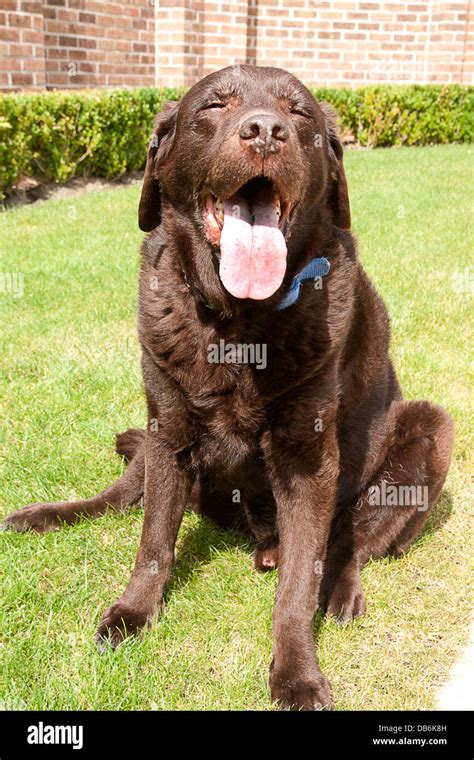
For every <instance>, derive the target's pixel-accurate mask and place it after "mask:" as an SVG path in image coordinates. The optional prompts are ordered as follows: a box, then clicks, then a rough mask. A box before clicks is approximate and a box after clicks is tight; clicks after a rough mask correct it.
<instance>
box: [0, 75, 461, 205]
mask: <svg viewBox="0 0 474 760" xmlns="http://www.w3.org/2000/svg"><path fill="white" fill-rule="evenodd" d="M313 92H314V94H315V95H316V97H317V99H318V100H326V101H328V102H329V103H331V104H332V105H333V106H334V107H335V108H336V110H337V111H338V113H339V117H340V122H341V127H342V131H343V133H344V132H346V133H350V134H351V135H352V139H353V140H354V141H355V142H357V143H358V144H360V145H364V146H368V147H379V146H381V147H388V146H391V145H426V144H431V143H449V142H471V141H473V140H474V87H465V86H461V85H406V86H404V85H402V86H399V85H375V86H370V87H361V88H360V89H357V90H351V89H348V88H343V89H327V88H320V89H316V90H313ZM183 93H184V90H182V89H181V90H172V89H155V88H151V87H148V88H141V89H137V90H112V91H111V90H88V91H82V92H81V91H78V92H67V91H62V92H45V93H27V94H4V95H0V198H1V197H5V195H6V194H8V192H9V191H11V189H12V188H14V187H15V184H16V183H17V182H18V181H19V180H20V179H22V178H24V177H33V178H34V179H36V180H38V181H40V182H57V183H61V182H65V181H66V180H68V179H70V178H72V177H78V176H97V177H105V178H107V179H113V178H117V177H120V176H121V175H122V174H125V173H127V172H131V171H134V170H136V169H140V168H142V167H143V165H144V162H145V156H146V147H147V142H148V139H149V136H150V132H151V125H152V123H153V117H154V115H155V114H156V113H157V112H158V111H159V110H160V107H161V104H162V102H163V100H176V99H179V98H180V97H181V96H182V95H183Z"/></svg>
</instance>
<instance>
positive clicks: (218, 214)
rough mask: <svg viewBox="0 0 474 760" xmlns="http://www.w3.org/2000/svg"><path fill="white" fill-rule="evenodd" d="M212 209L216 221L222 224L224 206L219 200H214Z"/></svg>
mask: <svg viewBox="0 0 474 760" xmlns="http://www.w3.org/2000/svg"><path fill="white" fill-rule="evenodd" d="M214 209H215V214H216V219H218V220H219V221H220V222H223V221H224V204H223V202H222V201H221V199H220V198H216V201H215V203H214Z"/></svg>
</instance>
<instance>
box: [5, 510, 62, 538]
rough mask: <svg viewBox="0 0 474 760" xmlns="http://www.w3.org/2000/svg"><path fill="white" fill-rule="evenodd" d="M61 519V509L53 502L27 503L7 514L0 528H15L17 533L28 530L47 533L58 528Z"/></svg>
mask: <svg viewBox="0 0 474 760" xmlns="http://www.w3.org/2000/svg"><path fill="white" fill-rule="evenodd" d="M61 519H62V518H61V511H60V510H59V509H58V507H57V505H55V504H28V505H27V506H26V507H22V508H21V509H17V510H16V512H12V513H11V514H10V515H8V517H6V518H5V519H4V521H3V522H2V523H1V525H0V528H1V529H2V530H16V531H17V532H18V533H25V532H26V531H28V530H33V531H36V533H47V532H48V531H50V530H58V529H59V528H60V527H61Z"/></svg>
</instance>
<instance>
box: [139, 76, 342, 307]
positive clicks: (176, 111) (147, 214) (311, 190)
mask: <svg viewBox="0 0 474 760" xmlns="http://www.w3.org/2000/svg"><path fill="white" fill-rule="evenodd" d="M342 152H343V151H342V146H341V143H340V141H339V137H338V133H337V129H336V125H335V118H334V114H333V112H332V110H331V109H330V107H328V106H327V105H325V104H321V105H320V104H318V103H317V102H316V100H315V99H314V97H313V96H312V95H311V93H310V92H309V90H308V89H307V88H306V87H304V85H302V84H301V82H299V81H298V79H296V78H295V77H294V76H292V75H291V74H289V73H288V72H286V71H282V70H281V69H276V68H260V67H255V66H231V67H229V68H226V69H222V70H221V71H218V72H216V73H214V74H210V75H209V76H207V77H205V78H204V79H202V80H201V81H200V82H198V83H197V84H196V85H194V87H192V88H191V89H190V90H189V92H188V93H187V94H186V95H185V96H184V98H183V99H182V101H180V103H177V104H176V103H169V104H167V105H166V106H165V107H164V108H163V110H162V112H161V113H160V114H159V116H158V118H157V121H156V124H155V131H154V135H153V138H152V140H151V143H150V147H149V150H148V158H147V164H146V169H145V177H144V182H143V190H142V196H141V200H140V208H139V224H140V228H141V229H142V230H144V231H146V232H149V231H151V230H153V229H154V228H155V227H157V226H158V225H159V224H160V220H161V208H162V204H163V203H164V202H166V203H170V204H171V205H172V206H173V207H174V208H175V209H177V210H178V211H180V212H181V213H183V214H185V215H186V217H187V218H188V219H190V220H192V222H193V224H194V226H195V228H196V229H198V230H199V231H200V233H201V234H202V236H203V238H205V239H206V240H207V242H208V243H209V246H210V250H213V251H214V252H215V253H216V255H217V257H218V259H219V276H220V278H221V281H222V283H223V285H224V287H225V288H226V290H227V291H228V292H229V293H231V294H232V295H233V296H235V297H236V298H252V299H256V300H262V299H266V298H269V297H270V296H272V295H273V294H274V293H275V292H276V291H277V290H278V288H279V287H280V286H281V284H282V282H283V278H284V276H285V272H286V269H287V255H288V247H287V244H288V241H289V237H290V235H292V233H293V235H294V236H295V231H296V229H297V228H301V226H302V225H303V227H305V228H306V229H310V228H311V219H315V218H316V215H317V210H318V209H319V210H320V209H321V207H324V209H325V216H326V217H327V216H328V214H329V216H330V218H331V222H332V224H334V225H335V226H337V227H340V228H343V229H348V228H349V227H350V211H349V200H348V194H347V184H346V179H345V174H344V168H343V163H342ZM298 234H299V237H300V238H301V231H300V230H299V233H298Z"/></svg>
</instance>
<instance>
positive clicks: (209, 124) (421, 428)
mask: <svg viewBox="0 0 474 760" xmlns="http://www.w3.org/2000/svg"><path fill="white" fill-rule="evenodd" d="M216 98H220V99H224V102H225V107H224V108H218V109H216V110H214V109H212V110H202V109H203V107H206V105H207V104H208V102H209V100H212V99H216ZM295 104H296V105H295ZM301 108H302V109H303V113H301ZM255 109H259V110H263V111H264V112H265V113H271V114H273V115H274V116H275V118H277V119H278V120H279V124H281V125H282V129H283V128H284V130H285V132H284V134H285V135H287V136H288V139H286V140H285V141H284V142H283V141H280V142H279V143H278V144H277V143H275V151H274V152H271V153H270V152H268V153H267V152H266V151H264V152H263V154H262V153H257V152H255V150H253V149H252V141H250V142H249V141H248V140H243V139H242V138H241V137H239V131H238V127H239V124H241V123H242V120H243V118H244V117H247V116H248V114H249V113H252V112H253V110H255ZM155 134H156V135H157V136H158V138H159V139H158V145H156V141H155V143H154V144H152V146H151V147H150V150H149V154H148V161H147V168H146V173H145V179H144V186H143V193H142V199H141V202H140V224H141V227H142V229H145V230H147V231H150V232H151V234H150V235H149V236H148V237H147V238H146V240H145V241H144V243H143V246H142V266H141V272H140V298H139V335H140V340H141V345H142V349H143V354H142V355H143V378H144V386H145V392H146V399H147V406H148V426H147V430H146V432H144V431H140V430H131V431H128V432H127V433H124V434H122V435H120V436H118V438H117V450H118V452H119V453H120V454H122V455H123V456H125V457H126V458H127V459H128V460H131V461H130V465H129V468H128V470H127V471H126V473H125V474H124V475H123V476H122V477H121V478H120V479H119V480H118V481H117V482H116V483H115V484H114V485H112V486H111V487H110V488H109V489H107V490H106V491H104V492H103V493H102V494H100V495H99V496H97V497H94V498H92V499H89V500H87V501H84V502H75V503H72V504H35V505H30V506H27V507H24V508H23V509H22V510H19V511H17V512H15V513H13V514H12V515H10V517H8V518H7V519H6V521H5V525H6V527H10V528H14V529H16V530H26V529H29V528H34V529H35V530H38V531H43V530H49V529H52V528H56V527H59V525H60V521H61V520H62V521H66V522H73V521H74V520H75V519H77V517H78V516H79V515H80V514H88V515H90V516H99V515H100V514H103V512H104V511H105V510H106V509H107V508H108V507H110V508H113V509H117V510H118V509H124V508H126V507H128V506H129V505H130V504H133V503H136V502H137V501H138V500H139V499H140V498H141V496H142V495H143V494H144V504H145V515H144V525H143V534H142V539H141V544H140V549H139V552H138V556H137V560H136V566H135V569H134V571H133V573H132V577H131V579H130V582H129V584H128V586H127V588H126V590H125V591H124V593H123V594H122V596H121V597H120V599H119V600H118V601H116V602H115V603H114V604H112V605H111V607H109V609H108V610H107V611H106V613H105V614H104V617H103V618H102V621H101V624H100V626H99V630H98V634H97V640H98V643H99V644H100V645H101V646H104V642H105V640H108V641H109V642H110V643H111V644H112V646H117V645H118V644H119V643H120V641H121V640H122V639H123V638H124V636H125V635H127V634H130V633H134V632H136V631H138V630H139V629H141V628H143V627H145V626H147V625H150V624H151V621H152V619H153V617H154V616H155V615H156V613H157V612H158V610H159V608H160V605H161V602H162V598H163V592H164V588H165V586H166V583H167V582H168V580H169V578H170V574H171V568H172V563H173V558H174V546H175V541H176V536H177V533H178V529H179V526H180V523H181V518H182V515H183V512H184V509H185V506H186V504H187V503H189V500H190V499H193V500H194V502H195V503H196V504H197V505H198V508H199V509H200V511H201V512H203V513H204V514H208V515H209V516H211V517H213V518H214V519H216V520H217V521H218V522H219V523H220V524H221V525H224V526H237V527H244V528H246V529H247V530H248V531H249V532H250V533H251V534H252V535H253V537H254V538H255V540H256V543H257V548H256V556H255V564H256V567H257V568H258V569H268V568H269V567H272V566H274V565H275V564H276V562H277V561H278V566H279V586H278V592H277V597H276V603H275V609H274V616H273V626H274V635H275V644H274V651H273V661H272V665H271V669H270V686H271V693H272V698H273V699H274V700H278V701H279V702H280V704H281V705H282V706H284V707H285V706H286V707H296V708H297V709H308V710H312V709H321V708H327V707H330V706H331V703H332V698H331V690H330V686H329V683H328V681H327V679H326V678H325V676H324V675H323V674H322V673H321V671H320V669H319V666H318V662H317V659H316V655H315V651H314V646H313V634H312V620H313V616H314V613H315V610H316V608H317V607H318V604H320V605H321V606H322V607H323V608H324V609H325V610H326V612H327V614H331V615H335V616H336V617H338V618H339V619H340V620H342V621H345V620H349V619H350V618H351V617H353V616H356V615H359V614H361V613H362V612H363V611H364V609H365V601H364V596H363V592H362V588H361V581H360V569H361V567H362V565H363V564H364V563H365V562H366V560H367V559H368V558H369V557H370V556H375V557H381V556H385V555H387V554H395V555H399V554H400V553H402V552H405V551H406V550H407V549H408V547H409V546H410V543H411V542H412V541H413V539H414V538H415V537H416V536H417V535H418V534H419V533H420V531H421V529H422V527H423V524H424V522H425V520H426V517H427V514H428V513H429V509H427V510H426V511H420V510H419V509H418V508H417V507H416V506H404V507H392V508H390V507H376V506H371V505H370V503H369V498H368V494H369V488H370V487H371V486H373V485H377V484H378V483H381V481H382V480H385V481H387V482H391V481H396V482H402V483H404V484H407V485H422V486H428V488H429V508H431V506H432V504H433V503H434V502H435V500H436V499H437V497H438V495H439V493H440V491H441V487H442V485H443V482H444V480H445V477H446V473H447V471H448V467H449V463H450V459H451V450H452V440H453V426H452V423H451V420H450V418H449V417H448V415H447V414H446V412H445V411H444V410H443V409H441V408H440V407H437V406H434V405H432V404H430V403H428V402H426V401H417V402H411V401H403V400H402V394H401V390H400V387H399V384H398V381H397V378H396V375H395V371H394V369H393V366H392V362H391V360H390V357H389V353H388V350H389V340H390V328H389V320H388V316H387V311H386V308H385V306H384V304H383V302H382V300H381V298H380V297H379V296H378V295H377V293H376V292H375V290H374V288H373V286H372V285H371V283H370V281H369V280H368V278H367V276H366V274H365V273H364V271H363V269H362V267H361V265H360V263H359V261H358V258H357V251H356V244H355V240H354V238H353V236H352V235H351V233H350V232H349V231H348V228H349V227H350V212H349V200H348V193H347V183H346V179H345V174H344V167H343V156H342V147H341V144H340V142H339V138H338V135H337V130H336V127H335V121H334V115H333V113H332V112H331V110H330V109H329V108H328V107H326V106H319V105H318V104H317V103H316V102H315V101H314V99H313V97H312V96H311V94H310V93H309V92H308V91H307V90H306V88H304V87H303V85H301V83H299V82H298V80H296V79H295V78H294V77H292V76H291V75H289V74H287V73H286V72H283V71H280V70H278V69H269V68H257V67H251V66H241V67H240V69H239V70H238V71H237V70H236V69H235V67H232V68H230V69H224V70H223V71H222V72H218V73H216V74H213V75H211V76H209V77H206V78H205V79H204V80H202V81H201V82H199V83H198V84H197V85H196V86H195V87H193V88H192V89H191V90H190V91H189V92H188V93H187V95H186V96H185V97H184V99H183V101H182V102H181V103H180V104H179V105H171V106H169V107H168V108H167V109H166V110H165V111H164V112H163V113H162V114H160V116H159V117H158V119H157V123H156V127H155ZM317 134H321V135H322V141H323V142H322V147H315V144H314V136H315V135H317ZM269 140H270V141H271V140H273V137H272V138H269ZM260 172H263V173H265V175H266V176H268V177H270V178H271V179H272V180H273V181H274V182H275V183H276V184H277V185H278V186H279V187H280V188H282V191H283V192H284V193H285V196H286V197H287V198H288V199H289V200H290V201H291V202H292V203H293V204H295V205H294V208H295V210H294V213H293V215H292V217H291V226H290V229H291V237H290V238H289V241H288V260H287V273H286V277H285V280H284V282H283V284H282V287H281V288H280V290H279V291H278V292H277V293H276V294H275V295H274V296H272V297H271V298H269V299H267V300H266V301H260V302H257V301H249V300H244V301H238V300H237V299H235V298H233V297H232V296H230V295H229V294H228V293H227V292H226V290H225V289H224V287H223V286H222V283H221V281H220V279H219V276H218V250H216V248H215V246H214V247H213V246H212V245H211V244H210V243H209V242H208V240H207V239H206V235H205V230H204V226H203V217H202V210H201V207H200V197H201V195H200V194H201V192H202V191H203V189H207V190H209V189H210V190H212V192H213V193H214V194H215V195H216V196H220V195H221V194H224V195H226V197H229V196H230V195H231V194H232V193H233V192H235V190H236V189H237V188H239V187H240V186H241V185H242V183H244V182H245V181H247V180H248V179H250V178H251V177H253V176H255V175H256V174H258V173H260ZM322 255H324V256H325V257H326V258H327V259H328V260H329V261H330V263H331V269H330V273H329V275H328V277H326V278H325V280H324V283H323V287H322V289H320V290H317V289H315V288H314V287H313V285H312V283H311V282H308V283H305V284H304V285H303V286H302V289H301V294H300V297H299V299H298V301H297V303H296V304H295V305H294V306H291V307H290V308H288V309H286V310H283V311H278V310H276V308H275V307H276V305H277V304H278V303H279V301H280V300H281V299H282V298H283V296H284V295H285V293H286V292H287V290H288V287H289V285H290V283H291V280H292V278H293V276H294V275H295V274H296V273H297V272H298V271H300V270H301V269H302V267H303V266H304V265H305V264H306V263H307V262H308V261H309V260H310V259H312V258H313V257H316V256H322ZM152 282H157V283H158V287H152V286H151V283H152ZM221 339H223V340H224V341H225V342H226V343H246V344H249V343H262V344H266V345H267V355H268V366H267V368H266V369H265V371H259V370H258V369H257V368H256V367H255V366H253V365H250V364H238V363H234V364H210V363H209V362H208V356H207V352H208V347H209V344H211V343H218V342H219V340H221ZM316 419H318V420H320V421H321V425H322V429H319V428H317V426H315V420H316ZM145 472H146V478H145ZM236 492H238V493H240V495H241V500H240V503H235V498H234V497H235V493H236Z"/></svg>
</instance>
